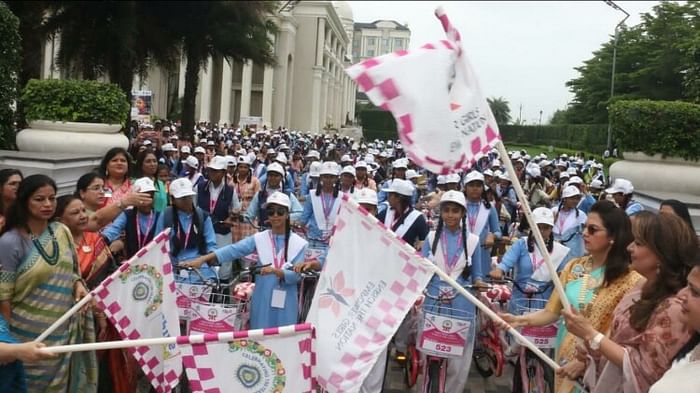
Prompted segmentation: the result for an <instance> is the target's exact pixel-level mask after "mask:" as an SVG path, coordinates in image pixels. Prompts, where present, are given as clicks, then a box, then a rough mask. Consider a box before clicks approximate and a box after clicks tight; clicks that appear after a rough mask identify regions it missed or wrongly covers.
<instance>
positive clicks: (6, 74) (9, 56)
mask: <svg viewBox="0 0 700 393" xmlns="http://www.w3.org/2000/svg"><path fill="white" fill-rule="evenodd" d="M0 37H2V39H0V138H1V139H2V140H1V141H0V142H1V143H2V144H3V145H4V146H6V147H7V145H9V144H12V143H13V136H14V124H13V123H14V108H13V105H14V103H15V101H16V99H17V78H18V76H19V75H18V74H19V70H20V48H21V39H20V35H19V19H18V18H17V17H16V16H15V15H14V14H13V13H12V12H11V11H10V9H9V8H7V6H6V5H5V4H3V3H0Z"/></svg>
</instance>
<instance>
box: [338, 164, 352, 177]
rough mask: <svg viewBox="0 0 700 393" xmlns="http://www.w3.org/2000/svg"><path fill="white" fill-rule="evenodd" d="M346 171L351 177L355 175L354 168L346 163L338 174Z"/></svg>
mask: <svg viewBox="0 0 700 393" xmlns="http://www.w3.org/2000/svg"><path fill="white" fill-rule="evenodd" d="M344 173H347V174H349V175H352V177H355V168H354V167H353V166H352V165H346V166H345V167H344V168H343V170H342V171H340V174H341V175H342V174H344Z"/></svg>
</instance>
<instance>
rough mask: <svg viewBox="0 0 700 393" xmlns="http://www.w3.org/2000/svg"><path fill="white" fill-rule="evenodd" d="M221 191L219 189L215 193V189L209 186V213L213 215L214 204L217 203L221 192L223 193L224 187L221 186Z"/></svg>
mask: <svg viewBox="0 0 700 393" xmlns="http://www.w3.org/2000/svg"><path fill="white" fill-rule="evenodd" d="M220 187H221V189H219V190H218V191H217V192H216V193H215V192H214V191H216V189H215V188H214V187H213V186H212V184H209V213H210V214H211V213H214V209H216V204H217V203H218V202H219V196H221V192H223V191H224V188H225V185H224V184H221V186H220Z"/></svg>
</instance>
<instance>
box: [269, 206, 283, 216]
mask: <svg viewBox="0 0 700 393" xmlns="http://www.w3.org/2000/svg"><path fill="white" fill-rule="evenodd" d="M265 212H267V215H268V217H271V216H275V215H277V216H284V215H285V214H287V209H285V208H283V207H270V208H268V209H266V210H265Z"/></svg>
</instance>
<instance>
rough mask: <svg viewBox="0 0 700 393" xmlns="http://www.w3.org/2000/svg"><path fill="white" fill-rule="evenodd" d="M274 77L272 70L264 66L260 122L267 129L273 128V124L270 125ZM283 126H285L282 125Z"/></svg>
mask: <svg viewBox="0 0 700 393" xmlns="http://www.w3.org/2000/svg"><path fill="white" fill-rule="evenodd" d="M274 76H275V74H274V68H272V67H270V66H265V73H264V74H263V95H262V121H263V124H264V125H266V126H267V128H273V127H274V124H272V82H273V78H274ZM278 125H281V124H278ZM284 126H287V125H286V124H284Z"/></svg>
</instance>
